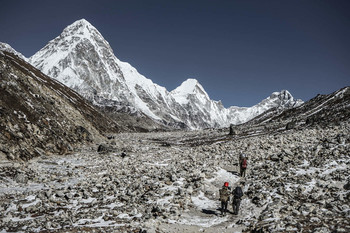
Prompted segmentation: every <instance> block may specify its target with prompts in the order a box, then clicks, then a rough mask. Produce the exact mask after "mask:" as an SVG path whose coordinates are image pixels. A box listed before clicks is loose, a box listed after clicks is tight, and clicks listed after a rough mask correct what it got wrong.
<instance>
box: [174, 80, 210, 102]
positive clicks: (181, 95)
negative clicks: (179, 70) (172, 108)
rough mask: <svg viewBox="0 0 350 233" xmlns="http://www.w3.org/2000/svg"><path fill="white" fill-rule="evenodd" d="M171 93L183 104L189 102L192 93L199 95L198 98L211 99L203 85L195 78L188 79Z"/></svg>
mask: <svg viewBox="0 0 350 233" xmlns="http://www.w3.org/2000/svg"><path fill="white" fill-rule="evenodd" d="M171 95H172V96H173V97H174V98H175V99H176V100H177V101H178V102H179V103H181V104H187V103H188V101H189V96H190V95H194V96H197V98H198V97H200V98H202V99H203V100H204V101H207V100H210V98H209V96H208V94H207V92H206V91H205V90H204V88H203V87H202V85H201V84H200V83H199V82H198V80H196V79H193V78H190V79H187V80H186V81H184V82H183V83H182V84H181V85H180V86H179V87H177V88H176V89H174V90H173V91H171Z"/></svg>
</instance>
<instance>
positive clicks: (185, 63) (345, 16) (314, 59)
mask: <svg viewBox="0 0 350 233" xmlns="http://www.w3.org/2000/svg"><path fill="white" fill-rule="evenodd" d="M0 4H1V5H0V41H1V42H5V43H8V44H10V45H11V46H12V47H13V48H14V49H16V50H17V51H18V52H21V53H22V54H23V55H25V56H26V57H30V56H31V55H33V54H34V53H35V52H37V51H38V50H39V49H41V48H42V47H44V46H45V45H46V44H47V42H48V41H49V40H52V39H54V38H55V37H56V36H58V35H59V34H60V33H61V32H62V30H63V29H64V28H65V27H66V26H68V25H69V24H71V23H73V22H74V21H76V20H79V19H82V18H85V19H86V20H88V21H89V22H90V23H91V24H92V25H94V26H95V27H96V28H97V29H98V30H99V31H100V32H101V34H102V35H103V36H104V38H105V39H106V40H107V41H108V42H109V43H110V45H111V47H112V48H113V50H114V53H115V55H116V56H117V57H118V58H119V59H120V60H122V61H126V62H129V63H130V64H131V65H132V66H134V67H135V68H136V69H137V70H138V71H139V72H140V73H141V74H143V75H144V76H146V77H147V78H150V79H152V80H153V82H155V83H157V84H159V85H161V86H164V87H166V88H167V89H168V90H169V91H171V90H173V89H174V88H176V87H177V86H179V85H180V84H181V83H182V82H183V81H185V80H186V79H188V78H195V79H197V80H198V81H199V82H200V83H201V84H202V86H203V87H204V89H205V90H206V91H207V92H208V94H209V96H210V97H211V98H212V99H214V100H221V101H222V102H223V104H224V105H225V107H229V106H233V105H234V106H252V105H254V104H257V103H258V102H260V101H261V100H262V99H264V98H266V97H267V96H269V95H270V94H271V93H272V92H274V91H280V90H284V89H285V90H288V91H290V92H291V94H292V95H293V96H294V97H295V98H300V99H302V100H304V101H306V100H309V99H310V98H313V97H314V96H316V95H317V94H329V93H331V92H333V91H336V90H338V89H340V88H342V87H345V86H349V85H350V43H349V42H350V13H349V12H350V1H347V0H344V1H343V0H336V1H335V0H329V1H324V0H315V1H313V0H307V1H299V0H293V1H287V0H286V1H284V0H276V1H270V0H266V1H261V0H250V1H247V0H241V1H234V0H218V1H212V0H197V1H193V0H186V1H182V0H177V1H172V0H127V1H119V0H115V1H105V0H99V1H90V0H85V1H75V0H70V1H67V0H60V1H47V0H40V1H35V0H33V1H22V0H17V1H16V0H2V1H1V3H0Z"/></svg>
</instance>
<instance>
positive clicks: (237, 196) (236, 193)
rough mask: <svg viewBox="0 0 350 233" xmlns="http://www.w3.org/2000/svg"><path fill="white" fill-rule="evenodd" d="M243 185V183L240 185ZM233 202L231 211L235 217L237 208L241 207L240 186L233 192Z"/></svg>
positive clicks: (241, 194)
mask: <svg viewBox="0 0 350 233" xmlns="http://www.w3.org/2000/svg"><path fill="white" fill-rule="evenodd" d="M241 185H243V183H241ZM232 194H233V201H232V209H233V214H234V215H237V214H238V211H239V206H240V205H241V199H242V196H243V191H242V188H241V186H239V185H238V186H237V187H236V188H235V189H234V190H233V191H232Z"/></svg>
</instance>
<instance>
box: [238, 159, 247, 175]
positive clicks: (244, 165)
mask: <svg viewBox="0 0 350 233" xmlns="http://www.w3.org/2000/svg"><path fill="white" fill-rule="evenodd" d="M247 163H248V162H247V156H246V155H245V154H242V155H241V156H240V159H239V168H240V169H239V170H240V175H241V177H245V175H246V170H247Z"/></svg>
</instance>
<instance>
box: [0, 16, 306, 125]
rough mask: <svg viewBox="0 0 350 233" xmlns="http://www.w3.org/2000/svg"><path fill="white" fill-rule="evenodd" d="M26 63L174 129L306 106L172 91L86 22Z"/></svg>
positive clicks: (190, 89)
mask: <svg viewBox="0 0 350 233" xmlns="http://www.w3.org/2000/svg"><path fill="white" fill-rule="evenodd" d="M2 47H4V48H5V47H6V45H4V44H3V45H2ZM7 47H8V48H6V49H7V50H8V51H9V50H11V47H10V46H7ZM14 52H15V53H16V54H17V55H19V56H21V57H22V58H23V59H26V58H24V57H23V55H21V54H19V53H18V52H16V51H14ZM26 60H27V61H28V62H29V63H31V64H32V65H33V66H35V67H37V68H38V69H39V70H41V71H42V72H43V73H45V74H46V75H48V76H50V77H52V78H54V79H56V80H58V81H60V82H61V83H63V84H65V85H66V86H68V87H70V88H72V89H73V90H75V91H77V92H78V93H79V94H81V95H82V96H83V97H85V98H86V99H87V100H89V101H91V102H92V103H93V104H95V105H98V106H101V107H109V108H113V109H114V110H115V111H119V112H125V113H128V114H145V115H147V116H148V117H150V118H151V119H153V120H154V121H156V122H157V123H159V124H162V125H164V126H168V127H175V128H185V129H186V128H187V129H201V128H211V127H216V128H218V127H227V126H229V125H230V124H241V123H244V122H247V121H249V120H251V119H252V118H254V117H256V116H258V115H260V114H262V113H264V112H265V111H267V110H269V109H272V108H273V109H279V110H280V111H282V110H284V109H289V108H294V107H297V106H300V105H301V104H302V103H303V101H301V100H299V99H297V100H296V99H294V98H293V96H292V95H291V94H290V93H289V92H288V91H286V90H283V91H281V92H274V93H272V94H271V95H270V96H269V97H267V98H266V99H264V100H263V101H261V102H260V103H259V104H257V105H254V106H252V107H248V108H247V107H236V106H233V107H229V108H225V107H224V106H223V105H222V103H221V102H220V101H215V100H212V99H210V97H209V96H208V94H207V93H206V91H205V90H204V88H203V87H202V85H201V84H200V83H199V82H198V81H197V80H195V79H188V80H186V81H184V82H183V83H182V84H181V85H180V86H179V87H178V88H176V89H175V90H173V91H170V92H169V91H168V90H166V88H164V87H161V86H159V85H157V84H155V83H153V82H152V81H151V79H148V78H146V77H144V76H143V75H141V74H139V73H138V72H137V70H136V69H135V68H134V67H132V66H131V65H130V64H128V63H126V62H122V61H120V60H119V59H118V58H117V57H116V56H115V55H114V53H113V50H112V48H111V47H110V45H109V43H108V42H107V41H106V40H105V39H104V38H103V36H102V35H101V33H100V32H99V31H98V30H97V29H96V28H95V27H94V26H92V25H91V24H90V23H89V22H88V21H86V20H84V19H82V20H78V21H76V22H74V23H73V24H71V25H69V26H68V27H66V28H65V29H64V30H63V32H62V33H61V35H59V36H58V37H56V38H55V39H53V40H51V41H49V43H48V44H47V45H46V46H45V47H44V48H42V49H41V50H40V51H38V52H37V53H36V54H34V55H33V56H32V57H30V58H29V59H26Z"/></svg>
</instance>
